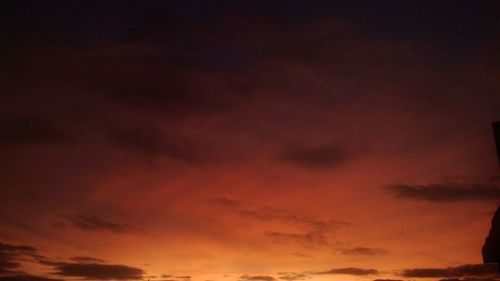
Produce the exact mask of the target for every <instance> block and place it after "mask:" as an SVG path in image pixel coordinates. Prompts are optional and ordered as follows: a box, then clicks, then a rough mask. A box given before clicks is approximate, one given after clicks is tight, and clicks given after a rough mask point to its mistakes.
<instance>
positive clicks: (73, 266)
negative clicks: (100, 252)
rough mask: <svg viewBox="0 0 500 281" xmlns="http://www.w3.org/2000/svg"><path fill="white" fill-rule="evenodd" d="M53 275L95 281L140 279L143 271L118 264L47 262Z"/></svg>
mask: <svg viewBox="0 0 500 281" xmlns="http://www.w3.org/2000/svg"><path fill="white" fill-rule="evenodd" d="M45 264H46V265H50V266H52V267H53V268H54V269H55V270H56V271H55V272H54V274H56V275H60V276H66V277H81V278H85V279H97V280H137V279H142V277H143V274H144V270H142V269H139V268H135V267H130V266H126V265H119V264H101V263H67V262H49V263H45Z"/></svg>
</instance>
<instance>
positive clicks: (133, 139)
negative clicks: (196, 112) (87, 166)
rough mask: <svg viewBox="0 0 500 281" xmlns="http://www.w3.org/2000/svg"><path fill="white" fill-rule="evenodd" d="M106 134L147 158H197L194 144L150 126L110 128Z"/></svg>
mask: <svg viewBox="0 0 500 281" xmlns="http://www.w3.org/2000/svg"><path fill="white" fill-rule="evenodd" d="M106 134H107V137H108V138H109V139H110V140H111V141H112V142H113V143H114V144H115V145H116V146H118V147H119V148H122V149H125V150H129V151H132V152H134V153H136V154H138V155H141V156H144V157H147V158H157V157H168V158H172V159H176V160H182V161H185V162H187V163H194V162H197V161H198V160H199V155H198V153H197V152H195V151H194V149H193V147H194V145H188V142H187V141H186V140H180V139H179V137H173V136H167V135H166V134H165V133H164V132H162V131H161V130H159V129H157V128H154V127H152V126H146V125H142V126H140V127H139V126H138V127H129V128H124V129H110V130H109V131H108V132H107V133H106Z"/></svg>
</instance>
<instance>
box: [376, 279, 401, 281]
mask: <svg viewBox="0 0 500 281" xmlns="http://www.w3.org/2000/svg"><path fill="white" fill-rule="evenodd" d="M373 281H403V280H401V279H374V280H373Z"/></svg>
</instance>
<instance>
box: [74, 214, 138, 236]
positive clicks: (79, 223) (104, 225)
mask: <svg viewBox="0 0 500 281" xmlns="http://www.w3.org/2000/svg"><path fill="white" fill-rule="evenodd" d="M65 218H66V220H67V221H68V222H69V223H71V224H72V225H73V226H75V227H77V228H79V229H82V230H85V231H102V230H104V231H110V232H114V233H129V232H133V231H135V230H136V229H135V228H134V227H132V226H130V225H127V224H121V223H116V222H112V221H109V220H106V219H103V218H100V217H98V216H96V215H86V214H75V215H68V216H66V217H65Z"/></svg>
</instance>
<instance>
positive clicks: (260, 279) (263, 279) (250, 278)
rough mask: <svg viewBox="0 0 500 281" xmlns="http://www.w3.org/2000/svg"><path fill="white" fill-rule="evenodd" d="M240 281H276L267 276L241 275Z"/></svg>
mask: <svg viewBox="0 0 500 281" xmlns="http://www.w3.org/2000/svg"><path fill="white" fill-rule="evenodd" d="M240 279H241V280H246V281H276V278H274V277H272V276H269V275H243V276H240Z"/></svg>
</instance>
